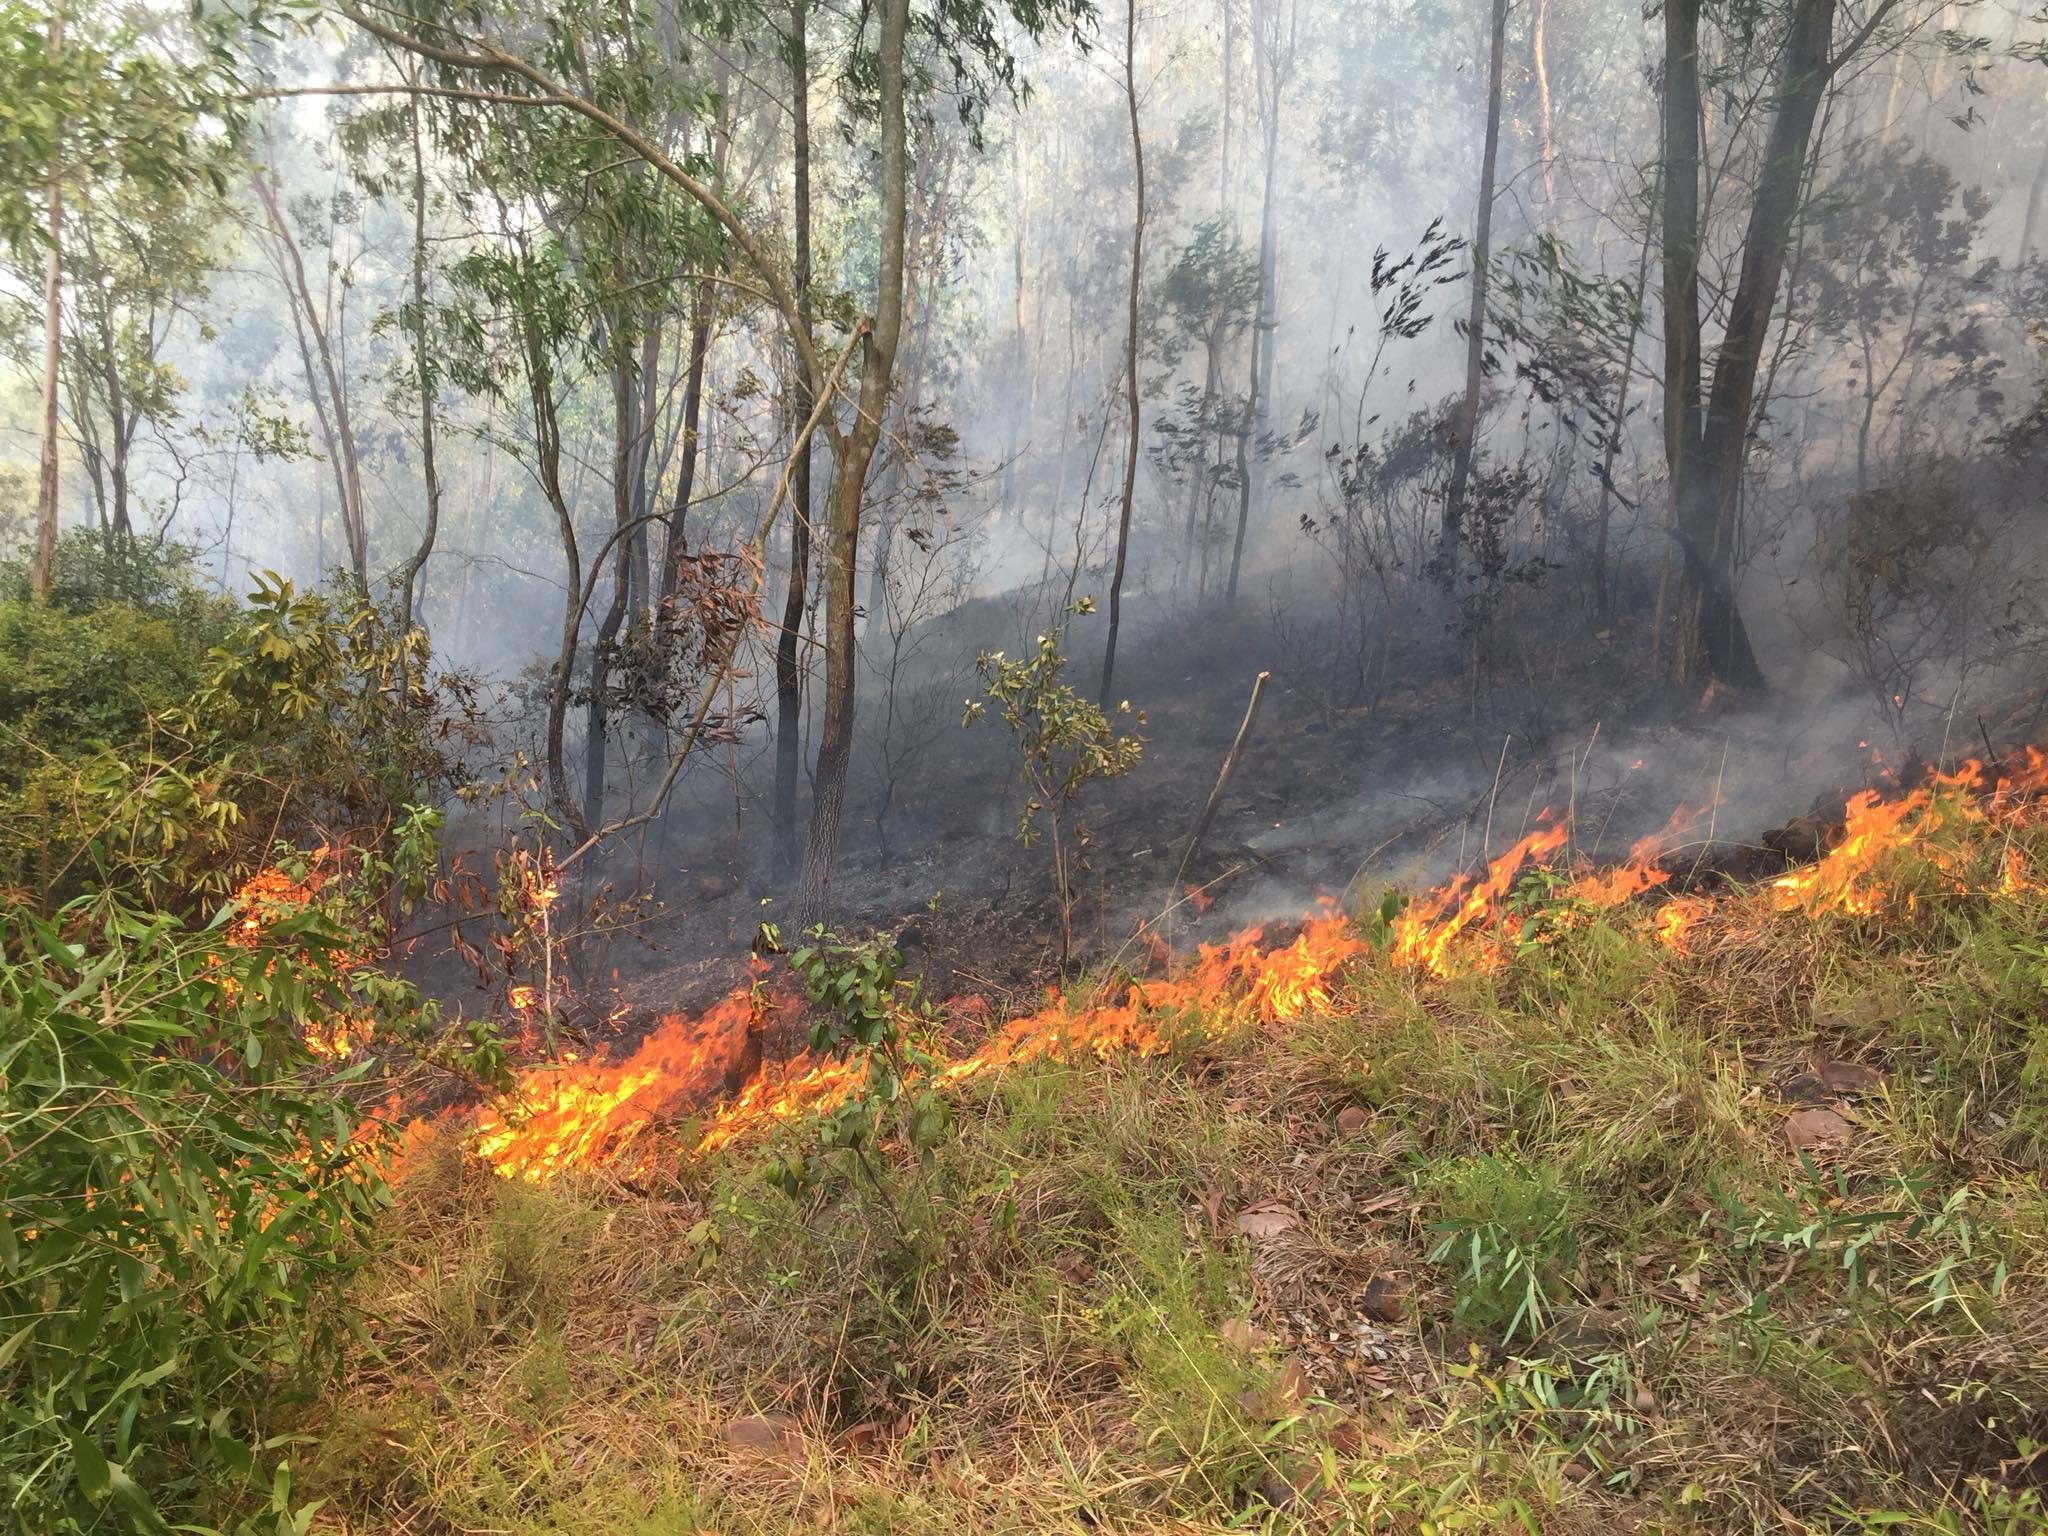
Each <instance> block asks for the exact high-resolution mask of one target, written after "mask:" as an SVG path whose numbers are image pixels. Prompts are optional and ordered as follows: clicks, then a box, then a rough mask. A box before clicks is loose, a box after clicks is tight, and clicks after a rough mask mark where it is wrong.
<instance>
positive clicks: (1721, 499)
mask: <svg viewBox="0 0 2048 1536" xmlns="http://www.w3.org/2000/svg"><path fill="white" fill-rule="evenodd" d="M1882 14H1883V12H1882V10H1880V12H1879V13H1877V17H1873V19H1872V21H1871V23H1870V26H1871V27H1874V26H1875V25H1876V21H1877V19H1878V17H1881V16H1882ZM1665 17H1666V21H1665V40H1666V47H1667V49H1668V50H1670V51H1669V52H1668V53H1667V61H1668V62H1667V65H1666V87H1665V89H1666V102H1665V132H1666V135H1667V147H1666V157H1667V158H1666V167H1665V176H1666V179H1667V186H1666V196H1665V212H1666V219H1667V224H1666V241H1665V244H1666V253H1665V294H1666V316H1665V330H1666V345H1667V349H1668V350H1675V351H1676V352H1677V354H1678V357H1677V362H1678V364H1679V365H1680V366H1679V370H1678V371H1677V372H1676V373H1675V374H1673V373H1672V372H1671V368H1672V364H1671V363H1670V362H1667V407H1666V423H1665V431H1666V439H1667V448H1668V452H1669V454H1670V460H1671V485H1672V497H1673V517H1674V523H1675V526H1676V533H1677V537H1678V543H1679V550H1680V556H1681V574H1682V577H1683V580H1684V589H1683V598H1682V601H1681V603H1680V608H1679V613H1680V619H1681V633H1680V644H1679V646H1678V648H1677V653H1676V658H1677V664H1678V668H1679V672H1680V675H1681V676H1682V677H1692V676H1697V675H1700V674H1704V675H1706V676H1708V677H1711V678H1716V679H1719V680H1721V681H1723V682H1728V683H1733V684H1736V685H1738V686H1741V687H1749V688H1760V687H1762V686H1763V683H1764V677H1763V670H1762V668H1761V667H1760V666H1759V665H1758V663H1757V659H1756V653H1755V651H1754V649H1753V648H1752V647H1751V645H1750V640H1749V633H1748V630H1747V628H1746V627H1745V626H1744V624H1743V622H1742V614H1741V610H1740V607H1739V605H1738V604H1737V602H1736V595H1735V574H1736V561H1735V555H1736V535H1737V531H1738V526H1739V524H1738V519H1739V515H1740V510H1741V498H1742V478H1743V467H1744V463H1745V460H1746V458H1747V455H1748V446H1749V431H1750V412H1751V406H1752V404H1753V402H1754V397H1755V392H1756V380H1757V372H1758V368H1759V365H1760V364H1761V363H1762V361H1763V355H1764V348H1765V345H1766V343H1767V342H1768V340H1769V335H1770V323H1771V314H1772V311H1773V310H1774V309H1775V307H1776V305H1777V298H1778V287H1779V283H1780V281H1781V279H1782V277H1783V275H1784V270H1785V259H1786V254H1787V252H1788V250H1789V249H1790V246H1791V238H1792V228H1793V225H1794V223H1795V222H1796V221H1797V219H1798V215H1799V207H1800V202H1801V198H1802V196H1803V193H1804V190H1805V184H1806V170H1807V148H1808V145H1809V144H1810V142H1811V140H1812V135H1813V125H1814V120H1815V118H1816V117H1817V116H1818V114H1819V110H1820V104H1821V100H1822V98H1823V96H1824V95H1825V94H1826V90H1827V84H1828V79H1829V76H1830V73H1831V71H1832V68H1833V63H1832V62H1831V61H1830V59H1829V56H1828V50H1829V47H1830V44H1831V42H1832V40H1833V34H1834V19H1835V0H1796V4H1795V6H1794V8H1793V11H1792V17H1791V23H1790V26H1789V28H1788V30H1787V33H1786V38H1785V49H1784V56H1783V62H1782V64H1781V65H1780V68H1779V79H1778V82H1777V109H1776V111H1775V112H1774V114H1773V116H1772V119H1771V126H1770V130H1769V133H1768V135H1767V137H1766V140H1765V145H1764V157H1763V165H1762V168H1761V170H1760V173H1759V175H1758V179H1757V186H1756V192H1755V195H1754V198H1753V200H1752V202H1751V204H1750V215H1749V227H1748V230H1747V232H1746V233H1745V236H1744V239H1743V245H1742V264H1741V271H1740V274H1739V276H1738V278H1737V281H1736V285H1735V295H1734V298H1733V299H1732V300H1731V301H1730V303H1729V307H1728V322H1727V326H1726V328H1725V331H1724V334H1723V337H1722V340H1721V345H1720V347H1719V349H1718V351H1717V353H1716V356H1715V361H1714V373H1713V382H1712V386H1711V389H1710V390H1709V391H1708V393H1707V396H1706V400H1705V407H1704V416H1703V417H1702V415H1701V413H1700V398H1701V380H1700V361H1699V354H1700V340H1699V296H1698V280H1699V273H1698V260H1697V254H1696V253H1697V248H1698V239H1699V234H1698V230H1699V214H1698V199H1697V191H1698V185H1699V180H1698V178H1699V137H1698V130H1697V126H1696V125H1697V122H1698V108H1699V75H1698V68H1697V53H1698V27H1699V12H1698V5H1697V0H1677V3H1676V4H1667V6H1666V9H1665ZM1866 35H1867V34H1866ZM1674 64H1677V65H1680V66H1682V67H1680V68H1677V69H1675V70H1674V68H1673V65H1674ZM1681 117H1683V119H1684V121H1683V122H1682V123H1681V122H1680V121H1679V119H1680V118H1681ZM1688 191H1689V192H1690V193H1691V196H1690V197H1687V196H1686V195H1685V194H1686V193H1687V192H1688ZM1674 234H1675V235H1676V236H1677V237H1678V240H1679V241H1680V242H1681V249H1680V252H1679V259H1676V260H1675V259H1674V253H1673V245H1674V239H1673V236H1674ZM1674 293H1675V294H1676V295H1677V302H1676V303H1674V302H1673V295H1674ZM1674 333H1675V334H1674ZM1688 370H1689V372H1688ZM1674 385H1675V386H1676V387H1675V388H1674V387H1673V386H1674ZM1670 401H1676V402H1678V403H1679V404H1680V405H1681V406H1684V407H1685V409H1683V410H1681V411H1674V410H1673V409H1672V408H1671V405H1670V403H1669V402H1670Z"/></svg>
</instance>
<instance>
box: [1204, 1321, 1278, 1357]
mask: <svg viewBox="0 0 2048 1536" xmlns="http://www.w3.org/2000/svg"><path fill="white" fill-rule="evenodd" d="M1216 1337H1217V1338H1219V1339H1221V1340H1222V1341H1223V1342H1224V1344H1225V1345H1227V1346H1228V1347H1229V1348H1231V1349H1235V1350H1238V1351H1240V1352H1241V1353H1244V1354H1247V1355H1251V1354H1256V1353H1258V1352H1259V1351H1260V1350H1262V1349H1265V1348H1268V1347H1269V1346H1270V1345H1271V1344H1272V1342H1273V1335H1271V1334H1270V1333H1268V1332H1266V1330H1265V1329H1263V1328H1261V1327H1260V1326H1259V1325H1258V1324H1257V1323H1255V1322H1253V1321H1252V1320H1251V1319H1250V1318H1246V1317H1233V1318H1232V1319H1231V1320H1230V1321H1229V1322H1227V1323H1225V1324H1224V1325H1223V1326H1222V1327H1221V1328H1219V1329H1217V1330H1216Z"/></svg>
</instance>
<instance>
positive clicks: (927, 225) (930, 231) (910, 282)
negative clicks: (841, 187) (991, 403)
mask: <svg viewBox="0 0 2048 1536" xmlns="http://www.w3.org/2000/svg"><path fill="white" fill-rule="evenodd" d="M924 169H925V166H924V165H922V164H920V165H919V166H917V168H916V170H915V171H914V172H913V176H914V178H915V179H916V181H917V185H916V187H915V188H913V196H912V199H911V204H910V206H911V208H912V210H913V211H914V212H915V213H916V215H917V216H918V219H919V227H918V228H917V230H916V238H915V239H910V238H909V237H908V235H906V238H905V245H906V256H905V272H904V279H903V293H904V301H903V311H904V313H903V332H904V334H905V335H906V336H907V337H911V338H914V340H913V341H912V342H911V343H909V346H910V365H909V367H908V368H906V369H905V370H904V378H903V383H902V385H901V386H900V388H899V390H898V395H897V399H898V402H899V403H898V407H897V411H896V418H897V420H898V422H900V423H902V429H903V440H902V441H899V442H898V443H897V444H896V451H895V452H894V453H893V454H891V455H890V456H889V481H888V485H889V488H888V491H887V493H886V494H884V495H883V496H882V497H880V498H879V502H878V506H877V510H876V516H875V519H874V522H875V535H874V557H873V560H872V561H871V563H870V564H869V566H868V601H867V613H868V617H869V619H870V621H874V620H877V619H879V618H880V617H881V616H882V614H883V612H884V604H885V603H886V602H887V600H888V588H889V561H890V558H891V556H892V555H893V553H894V551H895V548H896V524H897V521H898V519H899V518H900V517H901V515H902V510H901V507H900V504H899V501H900V497H901V493H902V489H903V482H904V478H905V475H904V470H905V458H906V454H907V453H908V451H909V436H910V434H909V432H908V430H907V429H908V428H909V426H910V425H911V423H913V422H914V421H915V419H916V417H917V413H918V410H919V408H920V407H921V406H922V405H923V403H924V366H925V360H926V358H927V357H928V355H929V353H930V349H931V339H932V326H931V317H932V315H933V313H934V312H935V310H936V306H937V303H938V293H939V268H940V266H941V265H942V263H941V260H940V257H941V254H942V251H943V248H944V246H945V240H946V191H947V180H948V177H949V175H950V172H951V169H952V165H951V157H950V155H941V156H940V157H939V158H938V161H937V164H936V165H935V166H933V168H932V171H933V174H932V184H931V185H930V186H929V187H928V186H927V185H926V184H925V182H924V178H923V174H922V173H923V171H924ZM928 193H929V212H928V213H927V212H925V211H924V210H925V209H926V207H927V201H926V199H927V194H928Z"/></svg>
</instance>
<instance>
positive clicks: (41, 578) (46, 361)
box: [29, 6, 64, 598]
mask: <svg viewBox="0 0 2048 1536" xmlns="http://www.w3.org/2000/svg"><path fill="white" fill-rule="evenodd" d="M49 47H50V57H51V60H52V61H53V62H54V61H55V59H56V56H57V55H58V53H60V52H61V51H62V50H63V47H64V13H63V11H62V10H61V9H59V8H57V7H55V6H53V7H52V8H51V10H50V42H49ZM62 146H63V131H62V125H61V124H59V125H58V131H57V132H56V133H55V134H53V135H52V143H51V148H50V181H49V200H50V201H49V210H48V214H49V226H48V228H49V236H50V253H49V263H48V265H47V266H46V267H45V269H44V274H43V422H42V446H41V450H40V454H41V458H40V462H39V463H38V465H37V474H36V543H35V553H34V555H33V556H32V557H31V560H30V563H29V589H30V591H32V592H33V593H34V594H35V595H36V597H38V598H46V597H48V596H49V595H50V579H51V575H52V573H53V572H54V571H55V569H56V562H57V509H58V500H57V494H58V490H59V483H58V471H57V390H58V379H59V375H60V373H61V372H62V363H63V358H64V154H63V147H62Z"/></svg>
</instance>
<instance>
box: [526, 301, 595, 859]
mask: <svg viewBox="0 0 2048 1536" xmlns="http://www.w3.org/2000/svg"><path fill="white" fill-rule="evenodd" d="M521 328H522V330H523V332H524V334H523V336H522V337H521V340H522V342H523V344H524V346H525V349H526V390H527V397H528V400H529V402H530V403H531V405H532V407H533V445H534V475H535V478H536V479H538V480H539V481H540V487H541V492H542V494H543V495H545V496H546V497H547V500H548V505H549V506H550V507H552V508H553V509H554V513H555V527H556V530H557V531H558V532H559V534H560V536H561V540H562V581H563V586H564V587H565V588H566V592H565V595H564V596H563V599H562V637H561V643H560V645H559V646H558V647H557V649H556V652H555V668H554V675H553V676H552V677H551V678H550V679H549V685H548V719H547V739H546V743H545V746H544V747H543V752H544V753H545V755H546V758H547V762H546V765H545V766H546V770H547V780H548V799H549V800H550V801H551V802H552V803H553V805H554V807H555V810H556V811H557V813H558V814H560V816H561V817H562V819H563V821H565V822H566V823H567V824H568V826H569V829H570V831H572V832H573V833H575V835H576V837H577V838H578V839H579V840H581V839H583V838H587V837H588V836H589V835H590V824H589V823H588V822H586V821H585V820H584V819H583V809H582V807H581V806H580V805H578V804H577V802H576V801H575V799H574V798H573V797H572V796H571V795H570V793H569V769H568V763H567V760H566V756H565V753H564V750H563V735H564V730H563V727H564V725H565V724H566V718H567V715H568V711H569V687H570V683H571V680H572V679H573V677H574V675H575V671H576V649H577V641H578V637H579V635H580V634H581V632H582V628H583V560H582V555H581V553H580V552H579V551H578V549H577V545H576V520H575V519H574V518H573V517H571V516H570V515H569V499H568V497H567V496H565V495H564V494H563V492H562V424H561V419H560V417H559V415H558V414H557V412H556V410H555V398H554V370H553V369H552V368H551V367H550V366H549V363H548V355H547V350H546V343H545V342H543V341H542V339H541V337H540V332H539V328H538V326H537V325H536V324H535V323H534V322H533V320H532V319H531V317H523V318H522V326H521Z"/></svg>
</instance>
